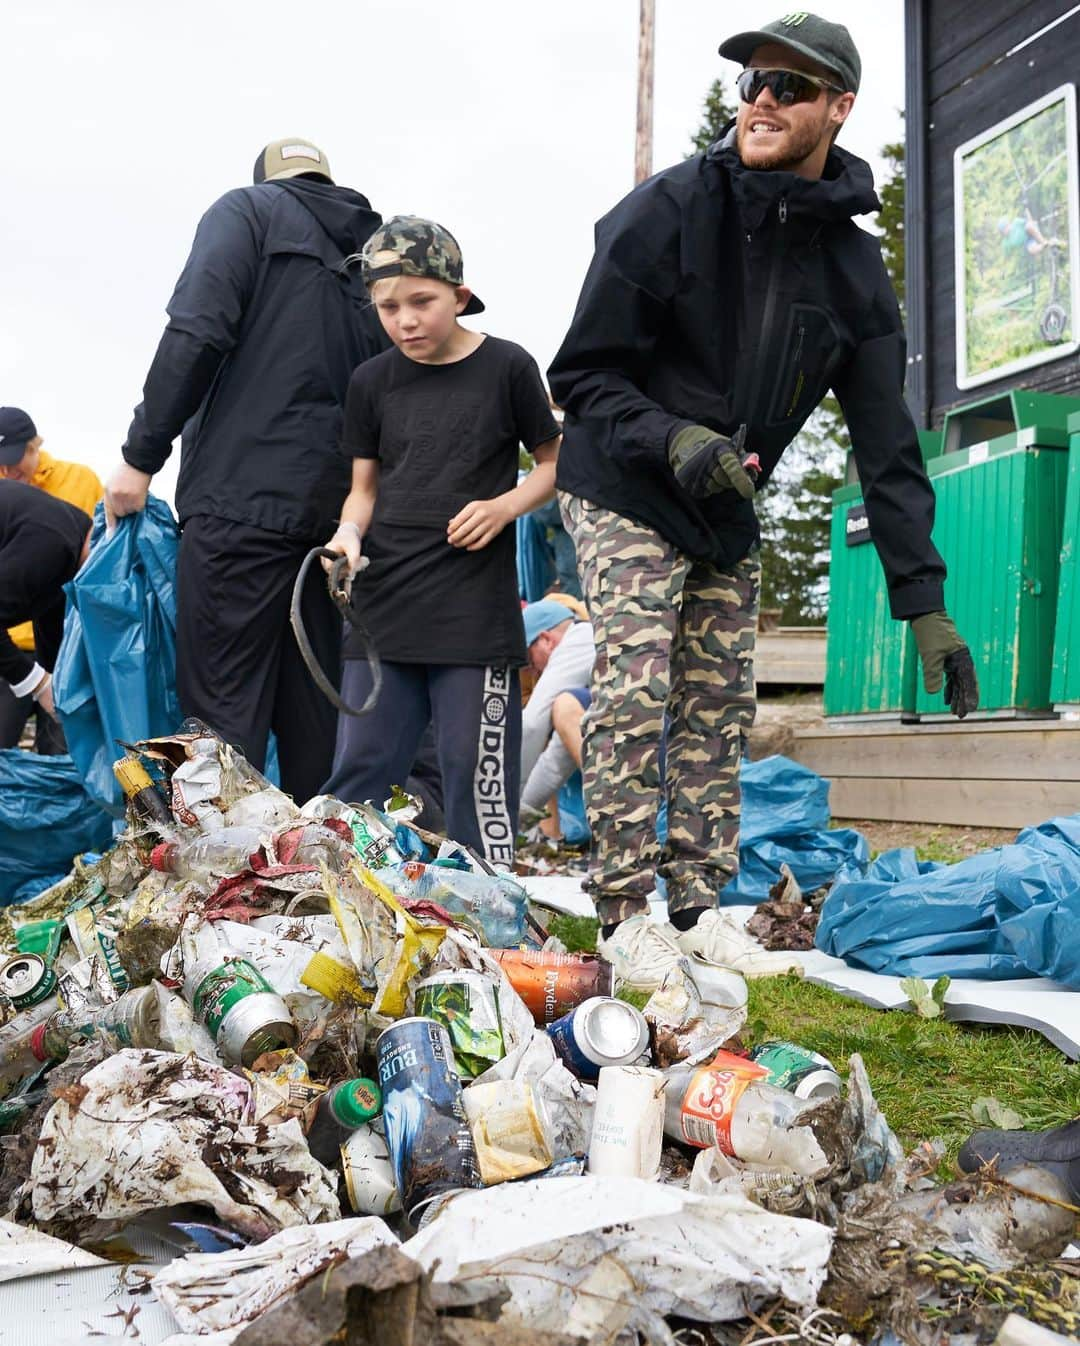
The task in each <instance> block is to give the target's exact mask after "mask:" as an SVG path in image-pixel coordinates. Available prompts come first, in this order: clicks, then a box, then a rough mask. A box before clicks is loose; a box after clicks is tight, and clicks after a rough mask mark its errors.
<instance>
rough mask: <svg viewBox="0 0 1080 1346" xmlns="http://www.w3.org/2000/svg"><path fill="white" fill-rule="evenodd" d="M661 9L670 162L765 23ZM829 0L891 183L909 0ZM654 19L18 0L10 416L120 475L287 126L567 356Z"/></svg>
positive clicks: (9, 180) (488, 5) (10, 226)
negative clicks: (170, 315)
mask: <svg viewBox="0 0 1080 1346" xmlns="http://www.w3.org/2000/svg"><path fill="white" fill-rule="evenodd" d="M656 8H657V31H656V91H655V109H656V124H655V152H654V168H656V169H659V168H662V167H663V166H664V165H666V164H670V163H674V162H675V161H677V160H678V159H681V158H682V157H683V156H684V154H685V153H686V151H687V149H688V148H689V140H690V137H691V135H692V133H693V132H694V131H695V130H696V129H697V127H698V125H699V124H700V121H701V105H702V101H703V99H704V96H705V94H706V92H707V90H708V88H709V85H710V83H711V82H712V80H713V79H715V78H716V76H717V75H719V74H721V73H726V74H729V75H730V74H731V73H734V70H735V67H734V66H733V65H732V64H731V63H730V62H727V61H722V60H721V59H720V57H719V56H718V55H717V54H716V48H717V45H718V43H719V41H720V40H721V39H722V38H724V37H726V36H729V35H730V34H731V33H732V32H735V31H739V30H740V29H742V28H744V27H747V26H751V25H752V23H753V21H752V20H749V19H748V18H747V17H746V16H747V12H748V8H747V6H746V5H742V4H733V3H724V2H723V0H657V6H656ZM783 12H786V11H785V10H784V9H783V8H782V7H781V6H779V5H778V6H777V7H776V13H773V11H772V10H769V9H766V10H765V11H760V12H759V17H758V22H767V21H768V20H769V19H772V18H775V17H778V16H779V14H780V13H783ZM824 12H825V15H826V17H828V18H831V19H835V20H839V21H841V22H843V23H846V24H847V25H848V27H849V28H850V29H851V32H852V36H853V37H854V39H855V41H856V44H857V45H858V47H859V49H860V52H861V54H862V61H863V82H862V92H861V93H860V95H859V99H858V102H857V104H856V106H855V110H854V112H853V114H852V116H851V119H850V121H849V122H848V127H847V128H846V129H845V132H844V135H843V138H842V142H841V143H842V144H844V145H846V146H847V148H848V149H850V150H852V151H854V152H855V153H856V154H859V155H862V156H863V157H865V158H867V159H869V160H870V161H871V163H872V165H873V167H874V171H875V177H878V178H880V173H881V164H880V159H879V157H878V151H879V150H880V148H881V146H882V145H884V144H886V143H887V142H889V141H891V140H896V139H899V138H900V136H901V134H902V129H901V121H900V116H899V109H900V108H901V107H902V105H903V15H902V6H901V0H876V3H875V4H874V5H873V6H871V5H868V4H866V2H865V0H829V3H828V5H827V7H826V8H825V10H824ZM637 17H638V0H545V3H543V4H533V3H526V0H379V3H374V2H373V0H348V3H346V2H345V0H340V2H338V0H307V2H306V3H305V4H302V5H297V4H295V3H288V4H286V3H282V2H280V0H213V3H211V2H210V0H183V3H169V0H156V3H147V2H146V0H138V3H135V2H134V0H130V2H129V0H94V3H93V4H88V3H86V0H4V3H3V5H2V7H0V49H2V50H3V52H4V79H3V90H4V91H3V99H4V107H5V119H6V122H7V125H8V135H7V147H6V154H5V164H4V189H3V205H4V208H3V210H2V211H0V259H2V260H0V268H2V276H3V291H2V296H3V315H4V321H3V324H2V327H0V371H2V386H0V405H3V404H6V405H15V406H21V407H23V408H24V409H25V410H27V411H28V412H29V413H30V414H31V416H32V417H33V418H34V419H35V421H36V422H37V425H38V429H39V431H40V433H41V434H43V435H44V436H45V438H46V441H47V448H48V449H49V450H50V451H51V452H52V453H54V454H55V455H57V456H58V457H64V458H76V459H81V460H83V461H85V462H89V463H91V464H92V465H93V466H94V467H95V468H96V469H97V470H98V472H99V473H101V475H102V476H104V475H105V474H106V473H107V472H108V470H109V469H110V468H111V466H112V465H113V464H114V463H116V462H117V461H118V460H119V448H120V444H121V443H122V442H123V437H124V434H125V432H126V429H127V426H128V423H129V420H130V417H131V410H132V407H133V406H134V404H135V403H136V402H137V401H138V400H139V397H140V390H141V387H142V382H143V379H144V377H145V374H146V370H147V368H148V366H149V363H150V359H151V357H152V355H153V352H154V349H155V346H156V344H157V341H158V338H159V336H160V333H161V329H162V326H163V324H164V321H165V314H164V305H165V303H166V301H167V300H168V297H169V295H170V293H171V291H172V287H173V283H174V282H175V280H176V277H177V275H178V273H179V271H180V268H181V266H182V265H183V262H184V259H185V257H186V256H187V252H188V248H189V246H190V243H191V238H192V234H193V232H194V228H195V225H196V222H197V221H198V218H199V216H200V215H201V214H202V212H203V211H204V210H205V209H206V207H207V206H208V205H209V204H210V203H211V202H212V201H213V200H215V199H216V198H217V197H218V196H220V195H221V194H222V193H223V192H225V191H227V190H228V189H229V188H231V187H236V186H242V185H244V184H246V183H249V182H250V181H251V168H252V164H253V163H254V160H255V156H256V154H257V152H258V151H259V149H260V148H261V147H262V145H263V144H265V143H266V142H267V141H269V140H273V139H277V138H279V137H282V136H303V137H306V138H308V139H311V140H313V141H315V142H316V143H317V144H319V145H321V146H322V148H323V149H324V150H325V151H326V153H327V156H328V158H329V161H330V165H331V168H332V171H333V173H334V176H335V179H336V180H337V181H338V182H339V183H342V184H344V185H346V186H350V187H355V188H357V189H358V190H359V191H362V192H363V193H364V194H365V195H367V196H368V197H369V198H370V200H371V203H372V205H373V206H374V207H375V209H376V210H378V211H380V212H381V213H382V214H383V215H384V216H389V215H392V214H398V213H409V214H418V215H427V216H432V217H434V218H435V219H437V220H439V221H441V222H442V223H443V224H445V225H446V226H447V227H448V228H450V229H451V230H452V231H453V232H454V233H455V234H456V235H457V237H458V239H459V240H460V242H461V245H462V249H463V252H464V255H465V274H466V280H467V281H468V282H469V284H470V285H471V286H472V287H473V288H474V289H475V290H476V292H477V293H478V294H479V295H480V296H481V297H482V298H483V299H484V301H485V302H486V304H487V312H486V313H485V314H484V315H483V317H482V318H481V319H480V320H478V322H477V325H478V326H480V327H481V328H482V329H483V330H485V331H490V332H493V333H495V334H497V335H499V336H504V337H508V338H511V339H512V340H515V341H518V342H520V343H521V344H522V345H524V346H525V347H526V348H527V349H528V350H530V351H531V352H532V353H533V355H535V357H536V359H537V360H538V361H539V363H540V366H541V368H545V367H546V365H547V363H548V361H549V360H550V359H551V357H552V355H553V354H554V353H555V350H556V349H557V347H558V345H559V342H560V340H561V338H562V335H563V332H564V330H565V328H566V325H567V322H568V320H569V318H570V315H571V313H572V311H573V307H574V303H575V300H576V297H577V292H578V289H579V287H580V284H581V279H582V276H583V274H584V271H585V267H586V265H587V263H588V260H589V256H590V253H591V242H592V226H593V222H594V221H595V219H596V218H597V217H598V216H599V215H601V214H603V213H604V211H605V210H607V209H608V208H610V206H611V205H613V204H614V202H615V201H617V200H618V199H619V198H620V197H621V196H622V195H624V194H625V193H626V192H627V191H628V190H629V189H630V188H631V186H632V185H633V151H634V115H635V97H636V85H635V81H636V62H637ZM174 457H175V456H174ZM174 475H175V471H174V463H172V464H170V467H169V468H167V469H166V471H165V472H163V473H162V474H161V476H160V478H159V479H158V482H157V484H156V485H155V487H154V489H155V491H156V492H157V493H159V494H163V495H165V496H166V498H169V499H171V494H172V480H173V478H174Z"/></svg>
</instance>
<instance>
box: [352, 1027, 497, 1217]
mask: <svg viewBox="0 0 1080 1346" xmlns="http://www.w3.org/2000/svg"><path fill="white" fill-rule="evenodd" d="M375 1052H376V1056H377V1058H378V1063H379V1087H380V1088H381V1089H382V1094H383V1125H384V1127H385V1129H386V1143H387V1146H388V1148H389V1150H390V1158H391V1162H392V1163H393V1166H394V1182H395V1185H396V1186H397V1190H398V1195H399V1196H400V1197H401V1205H402V1208H403V1209H404V1211H405V1216H406V1218H407V1219H408V1220H409V1221H410V1222H411V1223H413V1224H414V1225H415V1223H416V1221H417V1219H418V1218H419V1216H420V1212H421V1211H422V1210H423V1208H424V1207H425V1206H426V1205H428V1204H429V1203H430V1202H432V1201H434V1200H435V1198H436V1197H438V1196H440V1195H441V1194H442V1193H443V1192H447V1191H450V1190H451V1189H452V1188H460V1187H481V1186H482V1185H483V1184H482V1182H481V1178H480V1169H479V1166H478V1165H477V1162H476V1150H475V1148H474V1146H473V1139H472V1132H471V1131H470V1130H469V1123H468V1120H467V1118H466V1116H465V1104H464V1102H463V1099H462V1089H461V1081H460V1080H459V1079H458V1076H457V1072H456V1070H455V1069H454V1053H453V1049H452V1047H451V1043H450V1035H449V1033H447V1031H446V1029H445V1028H444V1027H443V1026H442V1024H441V1023H437V1022H436V1021H435V1020H434V1019H424V1018H420V1017H413V1018H408V1019H399V1020H398V1022H397V1023H396V1024H393V1025H392V1026H391V1027H390V1028H387V1029H386V1030H385V1031H384V1032H382V1033H380V1034H379V1038H378V1041H377V1042H376V1044H375Z"/></svg>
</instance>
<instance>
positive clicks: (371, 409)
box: [326, 215, 559, 866]
mask: <svg viewBox="0 0 1080 1346" xmlns="http://www.w3.org/2000/svg"><path fill="white" fill-rule="evenodd" d="M360 262H361V266H362V274H363V278H364V282H365V284H366V285H367V287H368V293H369V294H370V296H371V299H372V302H373V303H374V305H375V308H376V310H377V312H378V315H379V318H380V320H381V322H382V325H383V327H384V328H385V330H386V333H387V335H388V336H389V338H390V340H391V341H392V342H393V343H394V345H393V349H392V350H388V351H384V352H383V353H382V354H381V355H378V356H376V357H375V358H374V359H372V360H368V361H367V362H366V363H365V364H363V365H361V366H360V367H359V368H358V369H357V370H356V371H355V372H354V373H353V376H352V379H351V381H350V383H349V391H348V396H347V398H346V402H345V431H344V449H345V451H346V452H347V453H348V454H350V455H351V457H352V459H353V476H352V490H351V491H350V492H349V495H348V496H347V497H346V500H345V504H344V506H343V507H342V510H341V523H340V525H339V527H338V530H337V532H336V533H335V534H334V536H333V537H332V538H331V539H330V542H329V544H328V546H329V547H330V549H331V550H333V551H336V552H339V553H343V554H344V555H346V556H347V557H348V558H349V563H350V566H351V568H352V570H353V571H354V572H356V570H357V569H358V567H359V564H360V548H361V543H363V549H364V553H365V555H366V556H367V558H368V560H369V565H368V568H367V569H366V570H365V571H364V572H363V574H362V575H360V576H359V577H358V578H357V581H356V584H355V586H354V589H353V604H354V607H355V609H356V612H357V614H358V616H359V617H360V619H361V620H362V622H363V623H364V625H365V626H366V627H367V629H368V632H369V633H370V635H371V638H372V642H373V644H374V647H375V649H376V650H377V651H378V653H379V656H380V659H381V660H382V669H383V684H382V692H381V694H380V697H379V703H378V708H377V709H376V711H375V712H374V713H373V714H371V715H366V716H362V717H360V718H349V717H344V716H343V717H342V718H341V719H340V721H339V723H338V735H337V747H336V750H335V754H334V768H333V772H332V774H331V776H330V779H329V781H328V782H327V784H326V789H327V791H328V792H330V793H332V794H336V795H338V796H339V797H341V798H344V799H348V800H365V799H371V800H374V801H376V802H381V801H382V800H383V799H384V798H385V797H386V796H387V794H388V793H389V791H390V787H391V786H392V785H394V784H395V783H404V781H405V779H406V778H407V776H408V774H409V770H410V768H411V766H412V764H413V758H414V756H415V754H416V750H417V747H418V745H419V743H420V739H421V736H422V735H423V733H424V730H425V729H426V727H427V725H428V723H429V721H433V722H434V727H435V740H436V748H437V753H438V759H439V767H440V770H441V772H442V777H443V790H444V796H445V812H446V830H447V833H448V835H449V836H451V837H452V838H453V839H454V840H456V841H461V842H465V843H467V844H468V845H470V846H472V847H473V848H474V849H476V850H478V851H479V852H480V853H481V854H483V855H484V856H485V857H486V858H487V860H488V861H490V862H492V863H497V864H502V865H506V866H509V865H510V863H511V862H512V860H513V856H514V840H515V833H516V831H517V814H518V799H519V794H520V772H521V697H520V691H519V686H518V668H519V667H520V665H522V664H524V663H525V661H526V653H525V637H524V629H523V626H522V618H521V607H520V604H519V602H518V595H517V567H516V559H515V541H514V529H513V528H512V527H508V526H507V525H509V524H512V523H513V521H514V520H515V519H516V518H517V517H518V516H519V515H521V514H526V513H528V512H529V511H530V510H532V509H535V508H536V507H537V505H540V504H543V503H544V501H546V500H549V499H550V498H551V496H552V494H553V492H554V487H555V460H556V458H557V456H558V451H559V428H558V425H557V423H556V421H555V419H554V417H553V416H552V414H551V409H550V407H549V405H548V398H547V394H546V392H545V391H544V387H543V384H542V382H541V380H540V373H539V370H538V369H537V367H536V364H535V362H534V361H533V360H532V358H531V357H530V356H529V355H528V354H527V353H526V352H525V351H524V350H522V349H521V347H520V346H515V345H514V344H513V343H512V342H510V341H502V340H500V339H499V338H498V337H492V336H485V335H483V334H482V333H480V332H473V331H470V330H469V329H468V328H466V327H462V326H461V325H460V323H459V322H458V318H459V316H461V315H464V314H474V313H482V312H483V308H484V306H483V304H481V303H480V301H479V300H478V299H477V298H476V296H475V295H473V294H472V293H471V291H470V290H469V289H468V288H467V287H466V286H465V285H464V284H463V280H462V260H461V249H460V248H459V247H458V244H457V241H456V240H455V239H454V237H453V236H452V235H451V234H450V233H449V232H448V231H447V230H446V229H443V228H442V227H441V226H440V225H438V224H435V223H434V222H433V221H431V220H423V219H418V218H416V217H415V216H409V215H399V216H396V217H395V218H394V219H392V220H390V221H388V222H387V223H386V224H385V225H383V226H382V228H381V229H377V230H376V231H375V233H374V234H372V235H371V237H370V238H369V239H368V241H367V243H366V244H365V245H364V250H363V252H362V253H361V254H360ZM520 444H524V446H525V447H526V448H527V449H528V450H529V452H530V453H531V454H532V455H533V457H534V458H535V460H536V467H535V468H534V469H533V471H532V472H531V473H530V474H529V475H528V476H527V477H526V478H525V480H524V481H522V482H521V484H520V485H515V482H516V481H517V472H518V453H519V445H520ZM362 655H363V652H362V650H360V649H359V648H357V647H356V646H355V645H353V646H352V647H350V640H349V637H346V644H345V667H344V674H343V679H342V683H343V686H342V692H343V695H344V697H345V699H346V700H347V701H348V702H349V703H350V704H351V705H360V704H363V702H364V700H365V699H366V698H367V695H368V693H369V691H370V689H371V685H372V675H371V669H370V666H369V664H368V662H367V661H366V659H364V658H363V657H362Z"/></svg>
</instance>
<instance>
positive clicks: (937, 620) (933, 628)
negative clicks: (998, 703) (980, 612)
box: [911, 612, 979, 720]
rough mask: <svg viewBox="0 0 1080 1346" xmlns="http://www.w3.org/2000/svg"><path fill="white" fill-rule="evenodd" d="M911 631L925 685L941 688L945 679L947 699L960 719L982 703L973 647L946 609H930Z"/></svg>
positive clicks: (934, 690)
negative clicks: (962, 637)
mask: <svg viewBox="0 0 1080 1346" xmlns="http://www.w3.org/2000/svg"><path fill="white" fill-rule="evenodd" d="M911 634H912V635H913V636H914V637H915V644H916V645H917V646H918V647H919V660H920V661H921V663H922V668H923V686H924V687H925V688H926V690H927V691H928V692H930V693H934V692H940V691H941V684H942V680H943V679H944V682H945V702H946V704H947V705H948V707H949V709H950V710H951V711H952V713H953V714H954V715H955V716H956V718H957V719H958V720H962V719H963V718H964V716H965V715H967V714H968V712H969V711H973V710H976V709H977V708H978V705H979V683H978V680H977V679H976V677H975V665H974V663H973V662H972V658H971V651H970V650H969V649H968V647H967V646H966V645H965V644H964V642H963V641H962V640H961V639H960V635H959V633H958V632H957V629H956V627H955V626H954V625H953V622H952V619H951V618H950V617H949V616H948V614H947V613H944V612H927V613H925V614H924V615H923V616H922V617H915V618H913V619H912V622H911Z"/></svg>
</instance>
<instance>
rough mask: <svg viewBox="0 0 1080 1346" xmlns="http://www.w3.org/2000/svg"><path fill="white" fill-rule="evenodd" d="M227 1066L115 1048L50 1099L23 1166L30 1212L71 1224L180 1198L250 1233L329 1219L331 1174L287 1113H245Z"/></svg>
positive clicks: (246, 1095)
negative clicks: (273, 1122)
mask: <svg viewBox="0 0 1080 1346" xmlns="http://www.w3.org/2000/svg"><path fill="white" fill-rule="evenodd" d="M250 1107H251V1091H250V1087H249V1085H248V1084H247V1082H246V1081H245V1080H243V1079H242V1078H241V1077H240V1076H238V1075H235V1074H233V1073H232V1072H231V1071H228V1070H225V1069H222V1068H221V1067H217V1066H213V1065H210V1064H208V1063H207V1062H204V1061H199V1060H197V1059H195V1058H194V1057H190V1056H188V1057H184V1056H179V1055H177V1054H176V1053H173V1052H155V1051H138V1050H134V1049H129V1050H125V1051H120V1052H117V1053H116V1054H115V1055H113V1056H110V1057H108V1058H107V1059H106V1060H104V1061H103V1062H102V1063H101V1064H100V1065H98V1066H95V1067H94V1068H93V1069H92V1070H90V1071H88V1072H87V1073H86V1074H85V1075H84V1076H83V1077H82V1079H81V1081H80V1082H79V1083H78V1084H77V1085H73V1086H70V1087H69V1088H68V1089H66V1090H65V1091H64V1094H63V1095H62V1096H61V1097H60V1098H58V1099H57V1101H56V1103H55V1104H54V1105H53V1107H52V1109H51V1110H50V1112H49V1114H48V1116H47V1117H46V1119H45V1124H44V1126H43V1127H42V1131H41V1141H40V1142H39V1144H38V1147H37V1149H36V1150H35V1152H34V1161H33V1165H32V1167H31V1172H30V1188H31V1191H30V1195H31V1200H32V1205H33V1211H34V1216H35V1219H37V1220H38V1221H39V1222H40V1223H48V1222H51V1221H59V1222H62V1223H63V1224H64V1225H65V1226H74V1227H80V1226H82V1225H83V1224H84V1223H85V1222H87V1221H89V1222H90V1223H91V1224H93V1222H95V1221H120V1222H123V1221H125V1220H127V1219H130V1218H131V1217H133V1216H135V1215H139V1214H141V1213H143V1212H144V1211H151V1210H157V1209H160V1208H161V1207H163V1206H173V1205H180V1204H182V1203H184V1202H201V1203H203V1204H205V1205H208V1206H211V1207H213V1209H214V1210H215V1211H216V1212H217V1214H218V1216H219V1217H220V1219H221V1220H222V1221H223V1222H224V1223H225V1224H227V1225H229V1226H231V1227H232V1228H234V1229H236V1230H238V1231H239V1232H240V1233H242V1234H244V1235H246V1236H247V1237H248V1238H251V1239H261V1238H266V1237H267V1236H268V1235H269V1234H272V1233H276V1232H277V1231H278V1230H279V1229H282V1228H285V1227H287V1226H289V1225H296V1224H307V1223H313V1222H317V1221H319V1220H327V1219H337V1218H338V1217H339V1216H340V1214H341V1211H340V1208H339V1206H338V1201H337V1196H336V1194H335V1191H334V1188H333V1186H332V1182H331V1178H330V1175H329V1174H328V1173H327V1171H326V1170H325V1169H324V1168H323V1167H322V1165H321V1164H319V1163H318V1162H317V1161H316V1160H315V1159H313V1158H312V1157H311V1154H310V1152H309V1150H308V1148H307V1143H306V1141H305V1139H304V1134H303V1131H302V1130H301V1129H300V1124H299V1123H298V1122H296V1121H289V1122H284V1123H283V1124H282V1125H280V1126H273V1127H263V1126H255V1125H250V1124H246V1123H245V1122H244V1120H243V1119H244V1118H245V1116H247V1115H248V1111H249V1109H250Z"/></svg>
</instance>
